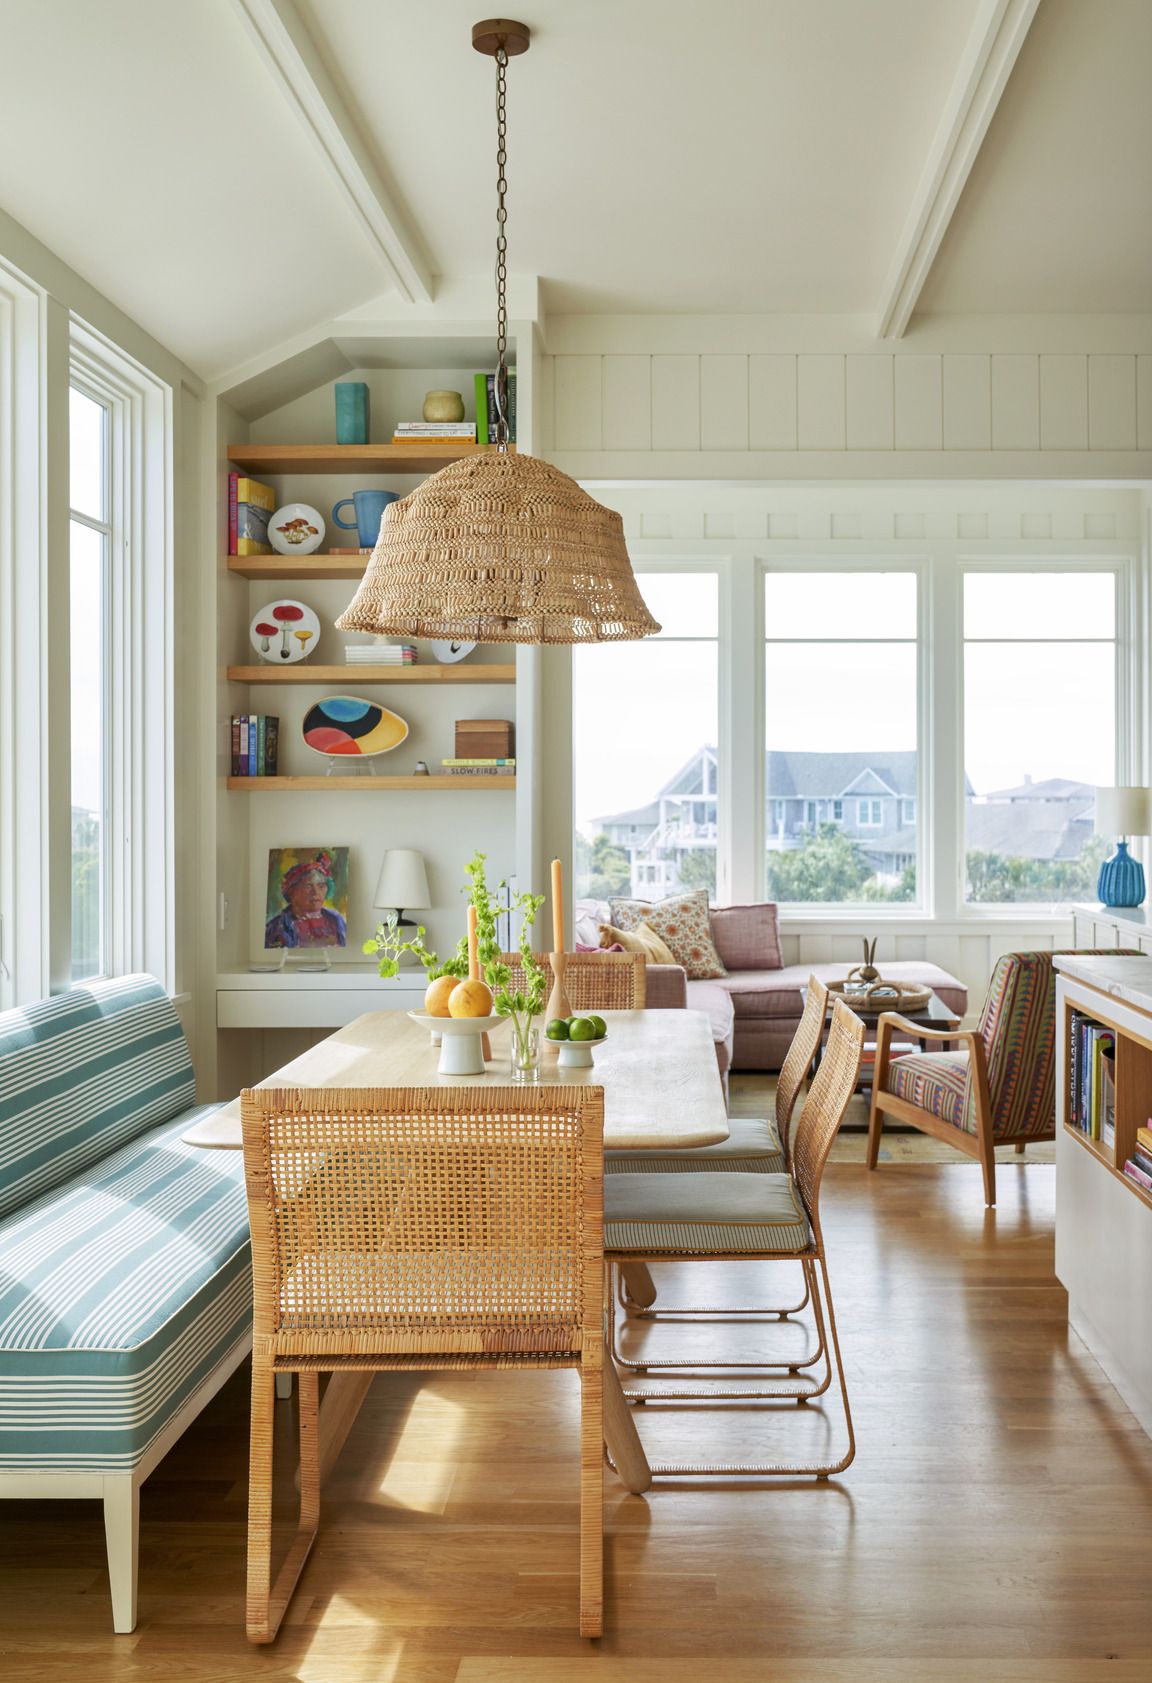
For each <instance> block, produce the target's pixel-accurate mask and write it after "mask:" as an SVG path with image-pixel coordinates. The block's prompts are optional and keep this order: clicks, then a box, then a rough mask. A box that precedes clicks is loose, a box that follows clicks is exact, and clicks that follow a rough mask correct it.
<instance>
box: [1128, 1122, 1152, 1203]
mask: <svg viewBox="0 0 1152 1683" xmlns="http://www.w3.org/2000/svg"><path fill="white" fill-rule="evenodd" d="M1124 1173H1125V1174H1126V1175H1127V1176H1128V1179H1129V1180H1134V1181H1135V1182H1136V1185H1137V1186H1141V1187H1143V1189H1144V1191H1145V1192H1152V1116H1150V1117H1149V1118H1148V1123H1147V1126H1146V1127H1143V1128H1137V1130H1136V1144H1135V1145H1134V1146H1133V1148H1132V1155H1131V1157H1129V1158H1128V1160H1127V1161H1126V1162H1125V1164H1124Z"/></svg>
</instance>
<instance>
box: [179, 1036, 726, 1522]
mask: <svg viewBox="0 0 1152 1683" xmlns="http://www.w3.org/2000/svg"><path fill="white" fill-rule="evenodd" d="M602 1015H603V1017H604V1019H605V1021H606V1023H607V1025H608V1035H607V1038H606V1039H605V1040H604V1041H603V1042H602V1043H601V1044H599V1045H598V1046H597V1047H596V1048H595V1054H594V1057H595V1062H594V1064H593V1067H592V1068H591V1069H561V1068H560V1067H559V1060H558V1055H557V1052H556V1050H555V1049H554V1048H553V1047H551V1046H549V1045H547V1044H546V1046H545V1050H544V1055H543V1064H542V1070H541V1080H542V1082H544V1083H545V1084H552V1085H589V1086H595V1087H601V1088H602V1089H603V1092H604V1147H605V1150H609V1151H614V1150H621V1149H624V1148H633V1149H644V1148H650V1147H653V1146H663V1147H672V1148H676V1147H680V1146H693V1145H715V1144H717V1143H718V1142H719V1141H721V1140H724V1139H726V1138H727V1137H728V1116H727V1109H726V1106H725V1103H724V1093H723V1089H722V1087H721V1084H720V1079H719V1076H718V1073H717V1068H716V1054H715V1051H714V1049H713V1044H712V1030H711V1025H710V1024H709V1021H708V1018H707V1017H706V1016H705V1015H704V1013H703V1012H702V1011H605V1012H603V1013H602ZM509 1038H510V1037H509V1035H508V1032H507V1030H506V1028H505V1027H504V1025H501V1026H500V1027H499V1028H497V1029H496V1030H494V1031H493V1034H492V1053H493V1056H492V1058H491V1060H489V1061H488V1062H487V1063H486V1064H485V1066H484V1074H483V1075H466V1076H459V1075H441V1074H440V1073H439V1071H438V1069H437V1062H438V1057H439V1049H438V1048H437V1047H435V1046H433V1044H432V1042H431V1037H430V1034H429V1031H428V1027H427V1025H426V1024H424V1023H418V1022H415V1021H413V1019H412V1018H410V1017H409V1016H408V1015H407V1013H406V1012H401V1011H373V1012H370V1013H368V1014H367V1015H366V1016H363V1017H357V1018H356V1020H355V1021H354V1022H351V1023H349V1024H348V1025H347V1027H345V1028H342V1029H338V1030H337V1032H336V1033H335V1034H332V1035H329V1036H328V1038H327V1039H325V1040H322V1041H320V1042H319V1043H318V1044H317V1045H315V1046H312V1047H310V1048H309V1050H308V1051H307V1052H303V1053H301V1055H300V1056H299V1057H298V1058H293V1059H292V1061H291V1062H290V1063H287V1064H285V1065H284V1067H283V1068H282V1069H278V1070H276V1071H275V1072H274V1073H273V1074H272V1075H269V1076H266V1077H265V1078H264V1080H263V1081H261V1082H259V1083H258V1085H259V1086H261V1087H308V1088H324V1087H345V1088H347V1087H437V1086H452V1087H459V1086H461V1085H463V1086H475V1087H477V1088H483V1087H484V1086H486V1085H487V1086H504V1085H507V1084H508V1080H509V1075H508V1062H509ZM184 1138H185V1140H186V1141H187V1143H188V1144H189V1145H196V1146H201V1147H204V1148H205V1149H207V1150H217V1151H239V1150H241V1149H242V1145H243V1140H242V1135H241V1126H240V1100H239V1098H236V1099H233V1100H232V1101H231V1103H229V1104H225V1105H222V1106H221V1107H220V1108H219V1109H218V1110H215V1111H212V1112H211V1113H210V1114H209V1115H207V1116H204V1117H202V1118H201V1119H200V1120H199V1121H198V1122H197V1123H195V1124H194V1125H193V1127H191V1128H190V1129H189V1130H188V1132H187V1133H186V1134H185V1135H184ZM644 1272H645V1271H644V1270H643V1269H641V1273H642V1275H643V1274H644ZM637 1285H638V1286H639V1285H640V1282H639V1281H638V1282H637ZM374 1377H375V1375H374V1374H372V1373H360V1372H347V1371H344V1372H337V1373H334V1374H333V1375H332V1377H331V1379H330V1380H329V1382H328V1388H327V1390H326V1391H325V1393H324V1400H323V1403H322V1404H321V1408H320V1465H321V1472H322V1473H326V1472H327V1471H328V1470H329V1468H330V1467H331V1466H332V1465H333V1463H334V1462H335V1460H336V1458H337V1456H338V1455H339V1453H340V1450H341V1448H342V1447H343V1445H344V1441H345V1439H346V1438H347V1436H348V1433H349V1432H350V1431H351V1429H352V1426H353V1423H354V1422H355V1419H356V1416H357V1414H358V1413H359V1411H360V1407H361V1404H362V1403H363V1401H364V1399H365V1397H366V1396H367V1394H368V1389H369V1387H370V1385H371V1383H372V1380H373V1379H374ZM604 1441H605V1444H606V1445H607V1448H608V1452H609V1455H610V1457H611V1460H612V1462H613V1464H614V1466H615V1467H616V1470H617V1472H618V1473H619V1475H620V1478H621V1480H622V1482H623V1483H624V1485H625V1486H626V1487H627V1488H628V1489H629V1490H630V1491H632V1492H633V1494H636V1495H639V1494H640V1493H641V1492H642V1491H644V1490H647V1488H648V1486H649V1485H650V1484H651V1482H652V1474H651V1470H650V1468H649V1466H648V1461H647V1458H646V1456H645V1454H644V1450H643V1448H642V1446H641V1444H640V1439H639V1437H638V1436H637V1433H636V1428H635V1426H634V1425H633V1423H632V1417H631V1413H630V1411H629V1408H628V1404H627V1402H626V1401H625V1399H624V1394H623V1392H622V1391H621V1389H620V1381H619V1379H618V1377H617V1374H616V1369H615V1367H614V1365H613V1363H612V1360H611V1357H610V1355H609V1354H608V1352H607V1350H605V1358H604Z"/></svg>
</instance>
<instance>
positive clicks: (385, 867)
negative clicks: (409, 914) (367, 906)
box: [374, 847, 432, 911]
mask: <svg viewBox="0 0 1152 1683" xmlns="http://www.w3.org/2000/svg"><path fill="white" fill-rule="evenodd" d="M374 904H375V905H377V906H379V907H381V908H382V909H389V910H395V911H408V910H410V909H411V908H412V907H414V906H415V907H428V906H430V905H431V904H432V901H431V898H430V897H429V894H428V873H427V871H426V870H425V869H424V855H423V854H422V853H417V851H416V849H415V848H412V847H390V848H389V849H388V851H387V853H386V854H385V855H384V863H383V864H382V865H381V867H380V881H379V882H378V883H377V884H376V899H375V901H374Z"/></svg>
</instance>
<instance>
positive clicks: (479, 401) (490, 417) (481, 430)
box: [476, 369, 516, 444]
mask: <svg viewBox="0 0 1152 1683" xmlns="http://www.w3.org/2000/svg"><path fill="white" fill-rule="evenodd" d="M508 439H509V442H510V443H512V444H515V442H516V375H515V372H514V371H513V370H512V369H509V370H508ZM476 442H477V443H478V444H495V442H496V376H495V374H477V376H476Z"/></svg>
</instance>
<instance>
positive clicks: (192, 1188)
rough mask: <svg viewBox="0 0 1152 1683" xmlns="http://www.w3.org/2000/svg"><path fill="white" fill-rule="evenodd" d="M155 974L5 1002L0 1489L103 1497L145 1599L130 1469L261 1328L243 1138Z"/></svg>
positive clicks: (132, 1579) (114, 1536)
mask: <svg viewBox="0 0 1152 1683" xmlns="http://www.w3.org/2000/svg"><path fill="white" fill-rule="evenodd" d="M213 1108H215V1107H214V1106H207V1107H205V1106H197V1105H196V1102H195V1085H194V1082H193V1077H192V1063H191V1059H190V1057H189V1054H188V1047H187V1044H186V1042H185V1039H184V1034H183V1031H182V1029H181V1027H180V1022H179V1019H178V1017H177V1015H176V1012H175V1010H174V1008H173V1006H172V1003H171V1001H170V1000H169V998H168V996H167V994H166V993H165V992H164V990H163V988H161V987H160V986H159V984H158V983H156V982H155V981H153V980H152V978H151V977H149V976H127V977H123V978H120V979H119V980H116V981H103V982H94V983H91V984H89V985H87V986H83V987H76V988H73V989H72V990H71V991H70V992H68V993H65V994H61V995H59V996H57V997H56V998H53V999H49V1000H45V1001H43V1002H42V1003H40V1004H36V1005H31V1006H28V1007H25V1008H22V1009H19V1010H14V1011H8V1012H5V1013H3V1014H2V1015H0V1497H20V1496H25V1497H46V1496H60V1497H77V1496H90V1497H97V1498H100V1499H101V1500H102V1501H103V1503H104V1516H105V1530H106V1535H107V1542H108V1566H109V1577H110V1580H111V1587H112V1608H113V1623H114V1626H115V1629H116V1630H118V1631H125V1630H131V1629H132V1627H133V1625H134V1624H135V1619H136V1555H137V1535H138V1515H139V1487H140V1484H141V1483H142V1482H143V1480H144V1479H145V1478H146V1477H147V1475H148V1473H149V1472H151V1470H152V1468H153V1467H154V1466H155V1465H156V1464H157V1462H158V1461H159V1460H160V1458H161V1457H162V1455H163V1454H164V1453H165V1451H166V1450H167V1449H168V1448H169V1447H170V1446H171V1444H172V1443H173V1442H174V1441H175V1439H176V1437H177V1436H178V1435H179V1433H180V1432H181V1431H182V1430H183V1429H184V1427H185V1426H186V1425H187V1424H188V1422H189V1421H190V1420H191V1419H193V1418H194V1416H195V1415H196V1413H198V1412H199V1410H200V1409H201V1408H202V1407H203V1406H204V1403H205V1402H206V1401H207V1400H208V1398H209V1397H210V1396H211V1395H212V1394H213V1392H214V1391H215V1390H216V1389H218V1387H219V1386H220V1385H221V1384H222V1383H223V1381H224V1379H225V1378H227V1376H228V1374H229V1373H230V1372H231V1371H232V1370H233V1369H234V1368H235V1367H236V1366H237V1365H238V1363H239V1362H240V1361H241V1360H242V1359H243V1357H244V1354H245V1352H246V1350H247V1348H248V1345H249V1342H250V1326H251V1307H252V1289H251V1271H250V1262H249V1247H248V1218H247V1209H246V1204H245V1197H244V1173H243V1170H244V1165H243V1163H242V1162H241V1159H240V1153H239V1152H227V1151H225V1152H212V1151H201V1150H197V1149H196V1148H195V1147H192V1146H187V1145H185V1144H183V1143H182V1140H181V1136H182V1134H184V1133H185V1132H186V1130H187V1129H188V1127H189V1126H190V1124H191V1123H192V1122H193V1121H194V1120H195V1119H196V1118H197V1117H199V1116H201V1115H203V1114H204V1112H205V1110H206V1109H213Z"/></svg>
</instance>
